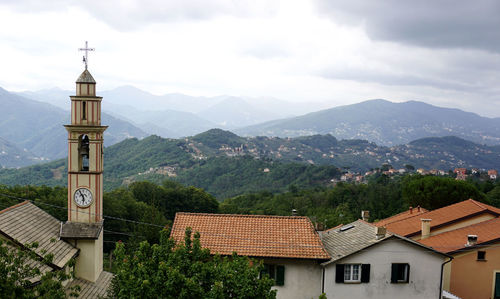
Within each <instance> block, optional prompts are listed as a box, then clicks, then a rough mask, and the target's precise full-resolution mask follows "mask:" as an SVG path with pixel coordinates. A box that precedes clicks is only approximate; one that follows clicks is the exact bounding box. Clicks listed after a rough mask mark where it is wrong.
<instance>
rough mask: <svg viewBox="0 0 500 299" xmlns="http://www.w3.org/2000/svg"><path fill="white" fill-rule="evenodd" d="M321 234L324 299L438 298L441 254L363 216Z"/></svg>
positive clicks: (442, 256) (442, 257) (442, 255)
mask: <svg viewBox="0 0 500 299" xmlns="http://www.w3.org/2000/svg"><path fill="white" fill-rule="evenodd" d="M321 236H322V237H321V238H322V241H323V244H324V245H325V248H326V250H327V251H328V253H329V254H330V256H331V257H332V258H331V259H330V260H329V261H327V262H325V263H323V264H322V265H323V266H324V271H325V272H324V292H325V293H326V296H327V298H329V299H331V298H380V299H385V298H422V299H424V298H425V299H427V298H439V295H440V292H441V289H440V282H441V265H442V263H443V259H444V258H445V257H447V255H446V254H444V253H440V252H438V251H436V250H433V249H431V248H429V247H427V246H425V245H422V244H420V243H418V242H415V241H413V240H411V239H408V238H405V237H401V236H398V235H395V234H392V233H390V232H387V231H386V230H385V228H383V227H377V226H374V225H372V224H370V223H368V222H365V221H363V220H357V221H355V222H353V223H350V224H347V225H344V226H339V227H335V228H333V229H330V230H327V231H325V232H323V233H322V234H321Z"/></svg>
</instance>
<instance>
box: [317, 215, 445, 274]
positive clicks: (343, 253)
mask: <svg viewBox="0 0 500 299" xmlns="http://www.w3.org/2000/svg"><path fill="white" fill-rule="evenodd" d="M375 229H376V226H375V225H373V224H371V223H368V222H365V221H363V220H357V221H354V222H352V223H349V224H346V225H343V226H341V227H339V228H336V229H330V230H328V231H326V232H325V233H323V234H322V235H321V240H322V241H323V244H324V245H325V248H326V250H327V251H328V253H329V254H330V256H331V257H332V259H331V260H329V261H328V262H326V263H324V264H323V265H326V264H330V263H332V262H335V261H338V260H340V259H343V258H345V257H347V256H350V255H351V254H354V253H356V252H359V251H361V250H366V249H367V248H368V247H371V246H373V245H376V244H378V243H380V242H383V241H385V240H389V239H398V240H401V241H403V242H406V243H409V244H413V245H416V246H417V247H421V248H423V249H424V250H428V251H431V252H434V253H436V254H441V255H446V254H443V253H441V252H438V251H436V250H434V249H432V248H429V247H428V246H426V245H423V244H420V243H418V242H416V241H413V240H412V239H408V238H405V237H402V236H399V235H396V234H393V233H391V232H389V231H387V232H386V234H385V235H384V236H381V237H380V238H378V239H377V235H376V230H375Z"/></svg>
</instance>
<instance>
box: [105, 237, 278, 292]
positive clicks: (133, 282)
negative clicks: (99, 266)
mask: <svg viewBox="0 0 500 299" xmlns="http://www.w3.org/2000/svg"><path fill="white" fill-rule="evenodd" d="M199 238H200V236H199V234H198V233H196V234H195V235H194V238H193V239H192V236H191V230H190V229H186V236H185V240H184V244H182V245H180V246H176V244H175V242H174V240H173V239H169V238H168V232H167V231H166V230H163V231H162V232H161V237H160V243H159V244H154V245H150V244H149V243H148V242H147V241H144V242H142V243H141V244H140V246H139V248H138V249H137V250H136V251H135V252H132V253H130V254H128V253H126V250H125V245H124V244H123V243H118V244H117V245H116V250H115V256H116V274H115V277H114V278H113V281H112V285H111V290H110V296H111V297H113V298H181V299H183V298H210V299H212V298H213V299H215V298H217V299H219V298H220V299H222V298H264V299H266V298H275V297H276V291H274V290H271V286H272V285H273V280H272V279H270V278H269V277H268V276H267V275H264V276H263V277H262V278H259V276H260V275H259V274H260V271H261V270H262V269H263V267H262V263H258V262H256V261H254V260H251V259H249V258H247V257H241V256H238V255H236V254H233V256H231V257H220V256H218V255H215V256H212V255H211V254H210V251H209V250H208V249H204V248H202V247H201V245H200V239H199Z"/></svg>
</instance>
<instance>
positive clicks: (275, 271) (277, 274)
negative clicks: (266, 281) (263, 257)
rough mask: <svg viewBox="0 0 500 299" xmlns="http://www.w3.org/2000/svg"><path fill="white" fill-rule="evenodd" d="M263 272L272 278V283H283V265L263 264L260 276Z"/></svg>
mask: <svg viewBox="0 0 500 299" xmlns="http://www.w3.org/2000/svg"><path fill="white" fill-rule="evenodd" d="M264 274H267V275H269V278H271V279H274V285H277V286H282V285H285V266H281V265H270V264H264V269H263V270H262V271H261V272H260V275H261V277H262V275H264Z"/></svg>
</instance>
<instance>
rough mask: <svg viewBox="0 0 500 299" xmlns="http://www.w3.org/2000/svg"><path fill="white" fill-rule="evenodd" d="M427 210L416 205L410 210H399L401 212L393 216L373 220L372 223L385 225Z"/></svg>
mask: <svg viewBox="0 0 500 299" xmlns="http://www.w3.org/2000/svg"><path fill="white" fill-rule="evenodd" d="M427 212H429V211H428V210H426V209H424V208H420V207H417V208H413V209H411V210H407V211H404V212H401V213H399V214H396V215H394V216H391V217H388V218H385V219H382V220H380V221H378V222H375V223H374V224H375V225H376V226H386V225H387V224H389V223H392V222H397V221H401V220H404V219H407V218H410V217H414V216H418V215H420V214H423V213H427Z"/></svg>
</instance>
